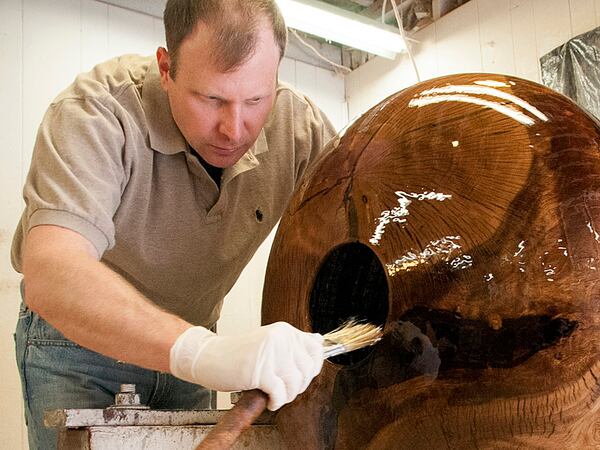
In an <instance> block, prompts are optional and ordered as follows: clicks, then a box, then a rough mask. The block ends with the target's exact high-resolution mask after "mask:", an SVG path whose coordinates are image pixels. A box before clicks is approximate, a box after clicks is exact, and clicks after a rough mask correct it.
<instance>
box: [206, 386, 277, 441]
mask: <svg viewBox="0 0 600 450" xmlns="http://www.w3.org/2000/svg"><path fill="white" fill-rule="evenodd" d="M268 399H269V397H268V396H267V394H265V393H264V392H263V391H260V390H258V389H254V390H252V391H246V392H244V393H243V394H242V396H241V398H240V399H239V400H238V402H237V403H236V404H235V405H233V408H231V409H230V410H229V411H227V412H226V413H225V414H224V415H223V417H222V418H221V420H219V422H218V423H217V424H216V425H215V427H214V428H213V429H212V430H211V432H210V433H208V435H207V436H206V437H205V438H204V440H203V441H202V442H201V443H200V445H198V447H196V450H226V449H229V448H231V447H232V446H233V444H234V443H235V441H236V440H237V439H238V438H239V437H240V435H241V434H242V433H243V432H244V431H246V429H248V428H249V427H250V425H252V422H254V421H255V420H256V418H257V417H258V416H260V415H261V414H262V412H263V411H264V410H265V408H266V407H267V401H268Z"/></svg>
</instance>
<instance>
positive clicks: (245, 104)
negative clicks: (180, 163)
mask: <svg viewBox="0 0 600 450" xmlns="http://www.w3.org/2000/svg"><path fill="white" fill-rule="evenodd" d="M211 37H212V36H211V32H210V31H209V30H208V29H207V28H206V26H205V25H203V24H199V26H197V27H196V30H195V31H194V32H193V34H192V35H190V36H189V37H188V38H186V39H185V40H184V41H183V42H182V44H181V46H180V47H179V54H178V60H177V73H176V76H175V79H173V78H171V76H170V75H169V67H170V64H171V61H170V58H169V54H168V53H167V51H166V50H165V49H163V48H159V49H158V51H157V59H158V65H159V69H160V73H161V84H162V87H163V89H164V90H165V91H166V92H167V94H168V97H169V103H170V106H171V112H172V114H173V119H174V120H175V123H176V124H177V126H178V127H179V129H180V131H181V133H182V134H183V136H184V137H185V139H186V140H187V142H188V143H189V144H190V145H191V146H192V147H193V148H194V150H196V151H197V152H198V153H199V154H200V156H201V157H202V158H203V159H204V160H205V161H206V162H208V163H209V164H211V165H213V166H215V167H222V168H224V167H231V166H233V165H234V164H235V163H236V162H237V161H238V160H239V159H240V158H241V157H242V156H243V155H244V153H246V151H248V149H249V148H250V147H252V145H253V144H254V142H255V141H256V139H257V137H258V135H259V133H260V131H261V129H262V127H263V125H264V124H265V122H266V120H267V116H268V115H269V112H270V111H271V108H272V107H273V101H274V99H275V89H276V85H277V68H278V65H279V56H280V54H279V47H278V46H277V45H276V43H275V40H274V38H273V32H272V31H271V29H270V28H269V27H262V28H261V30H260V31H259V32H258V39H257V43H256V48H255V51H254V54H253V55H252V56H251V57H250V58H249V59H248V60H247V61H246V62H245V63H244V64H242V65H241V66H239V67H237V68H235V69H234V70H233V71H231V72H227V73H222V72H220V71H219V70H218V69H217V68H216V67H215V65H214V64H213V63H212V61H211V56H210V48H211V47H210V46H211V45H212V43H211Z"/></svg>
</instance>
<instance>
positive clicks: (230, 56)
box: [164, 0, 287, 78]
mask: <svg viewBox="0 0 600 450" xmlns="http://www.w3.org/2000/svg"><path fill="white" fill-rule="evenodd" d="M264 19H267V20H268V21H269V22H270V23H271V26H272V28H273V34H274V36H275V42H276V43H277V45H278V46H279V50H280V58H283V55H284V53H285V47H286V44H287V29H286V27H285V22H284V20H283V16H282V15H281V11H279V8H278V7H277V4H276V3H275V0H168V2H167V5H166V6H165V12H164V23H165V35H166V40H167V49H168V51H169V54H170V56H171V68H170V70H169V73H170V75H171V77H172V78H175V74H176V71H177V53H178V50H179V46H180V45H181V43H182V42H183V41H184V40H185V38H186V37H188V36H189V35H190V34H191V33H192V32H193V31H194V29H195V28H196V26H197V24H198V22H202V23H204V24H206V25H208V27H209V29H210V30H211V32H212V33H213V35H214V39H215V45H214V46H213V49H212V52H213V55H212V56H213V62H215V63H217V64H218V65H219V69H220V70H221V71H222V72H229V71H231V70H233V69H235V68H236V67H238V66H240V65H241V64H243V63H244V62H245V61H246V60H247V59H248V58H249V57H250V56H251V55H252V52H253V50H254V47H255V45H256V38H257V29H258V27H259V26H260V25H261V22H262V21H263V20H264Z"/></svg>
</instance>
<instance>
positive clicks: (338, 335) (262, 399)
mask: <svg viewBox="0 0 600 450" xmlns="http://www.w3.org/2000/svg"><path fill="white" fill-rule="evenodd" d="M382 334H383V333H382V329H381V327H378V326H376V325H373V324H370V323H365V322H359V321H357V320H355V319H349V320H347V321H346V322H345V323H344V324H342V325H341V326H339V327H338V328H336V329H335V330H332V331H330V332H329V333H326V334H324V335H323V358H324V359H328V358H331V357H333V356H337V355H341V354H344V353H349V352H352V351H354V350H358V349H360V348H364V347H368V346H370V345H373V344H375V343H376V342H378V341H379V340H380V339H381V336H382ZM268 399H269V398H268V397H267V394H265V393H264V392H262V391H260V390H258V389H254V390H252V391H246V392H244V393H243V394H242V396H241V398H240V399H239V400H238V402H237V403H236V404H235V405H234V406H233V408H231V409H230V410H229V411H227V413H225V414H224V415H223V417H222V418H221V420H219V423H217V424H216V425H215V427H214V428H213V430H212V431H211V432H210V433H208V435H207V436H206V437H205V438H204V440H203V441H202V442H201V443H200V445H199V446H198V447H196V450H225V449H229V448H231V446H233V444H234V443H235V441H236V440H237V439H238V438H239V437H240V435H241V434H242V433H243V432H244V431H245V430H246V429H247V428H249V427H250V425H252V422H254V420H256V418H257V417H258V416H260V415H261V413H262V412H263V411H264V410H265V408H266V407H267V401H268Z"/></svg>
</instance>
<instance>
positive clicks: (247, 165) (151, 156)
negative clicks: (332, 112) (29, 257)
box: [12, 55, 335, 327]
mask: <svg viewBox="0 0 600 450" xmlns="http://www.w3.org/2000/svg"><path fill="white" fill-rule="evenodd" d="M334 134H335V131H334V129H333V127H332V126H331V124H330V123H329V121H328V120H327V119H326V118H325V116H324V115H323V114H322V113H321V112H320V111H319V109H318V108H317V107H316V106H315V105H314V103H312V102H311V101H310V100H309V99H308V98H306V97H305V96H303V95H302V94H299V93H298V92H296V91H294V90H293V89H292V88H290V87H289V86H286V85H285V84H283V83H280V85H279V86H278V88H277V96H276V100H275V105H274V107H273V111H272V112H271V114H270V116H269V119H268V121H267V123H266V125H265V127H264V129H263V130H262V131H261V133H260V135H259V137H258V139H257V142H256V143H255V144H254V146H253V147H252V148H251V149H250V150H249V151H248V152H247V153H246V154H245V155H244V156H243V157H242V158H241V159H240V160H239V161H238V162H237V163H236V164H235V165H234V166H233V167H230V168H226V169H225V170H224V171H223V176H222V180H221V186H220V189H219V187H218V186H217V185H216V183H215V182H214V181H213V180H212V179H211V177H210V176H209V175H208V173H207V172H206V170H205V169H204V167H203V166H202V165H201V164H200V163H199V161H198V160H197V158H196V157H195V156H194V155H193V154H192V153H191V152H190V150H189V147H188V145H187V143H186V141H185V139H184V138H183V136H182V135H181V133H180V132H179V129H178V128H177V126H176V124H175V122H174V121H173V119H172V117H171V112H170V109H169V103H168V100H167V96H166V94H165V92H164V91H163V90H162V88H161V86H160V79H159V72H158V67H157V64H156V61H155V60H154V58H150V57H148V58H146V57H140V56H134V55H127V56H123V57H120V58H116V59H113V60H110V61H107V62H105V63H102V64H100V65H98V66H96V67H95V68H94V69H93V70H92V71H91V72H89V73H85V74H82V75H80V76H78V77H77V78H76V80H75V82H74V83H73V84H72V85H71V86H70V87H69V88H67V89H66V90H65V91H64V92H62V93H61V94H60V95H59V96H58V97H57V98H56V100H55V101H54V102H53V103H52V104H51V105H50V107H49V109H48V111H47V112H46V115H45V116H44V119H43V121H42V124H41V125H40V129H39V131H38V136H37V140H36V144H35V148H34V152H33V158H32V162H31V167H30V171H29V175H28V177H27V181H26V183H25V187H24V198H25V202H26V208H25V211H24V212H23V215H22V217H21V221H20V223H19V225H18V227H17V231H16V233H15V236H14V240H13V246H12V262H13V266H14V268H15V269H16V270H17V271H21V249H22V246H23V242H24V239H25V237H26V236H27V232H28V231H29V230H30V229H31V228H33V227H35V226H36V225H42V224H53V225H59V226H62V227H65V228H68V229H71V230H74V231H76V232H78V233H79V234H81V235H82V236H84V237H85V238H87V239H88V240H89V241H90V242H91V243H92V244H93V245H94V246H95V247H96V250H97V251H98V254H100V255H102V256H101V260H102V262H103V263H105V264H106V265H107V266H108V267H110V268H111V269H113V270H114V271H115V272H117V273H119V274H120V275H122V276H123V277H124V278H125V279H126V280H128V281H129V282H130V283H132V284H133V285H134V286H135V287H136V288H137V289H138V290H139V291H140V292H142V293H143V294H144V295H145V296H146V297H148V298H149V299H150V300H151V301H153V302H154V303H156V304H157V305H159V306H160V307H162V308H164V309H166V310H168V311H171V312H173V313H175V314H177V315H179V316H181V317H183V318H184V319H186V320H188V321H190V322H191V323H193V324H197V325H203V326H206V327H211V326H212V325H213V324H214V323H215V322H216V320H217V319H218V317H219V313H220V310H221V305H222V302H223V297H224V296H225V294H226V293H227V292H228V291H229V290H230V289H231V287H232V286H233V284H234V283H235V280H236V279H237V277H238V276H239V274H240V272H241V271H242V269H243V268H244V266H245V265H246V264H247V263H248V261H249V260H250V258H251V257H252V255H253V254H254V252H255V251H256V249H257V247H258V246H259V245H260V243H261V242H262V241H263V240H264V239H265V237H266V236H267V235H268V233H269V232H270V230H271V229H272V228H273V226H274V225H275V224H276V223H277V221H278V220H279V218H280V216H281V215H282V213H283V211H284V209H285V207H286V205H287V203H288V200H289V199H290V197H291V194H292V192H293V190H294V189H295V187H296V186H297V185H298V183H299V180H300V178H301V176H302V175H303V173H304V172H305V171H306V169H307V167H308V166H309V165H310V163H311V162H312V161H314V159H315V157H316V155H318V154H319V152H321V150H322V148H323V146H324V144H325V143H326V142H327V141H328V140H329V139H330V138H332V137H333V136H334Z"/></svg>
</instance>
